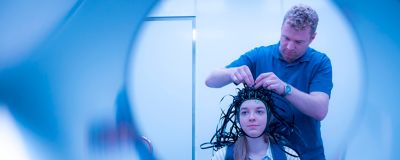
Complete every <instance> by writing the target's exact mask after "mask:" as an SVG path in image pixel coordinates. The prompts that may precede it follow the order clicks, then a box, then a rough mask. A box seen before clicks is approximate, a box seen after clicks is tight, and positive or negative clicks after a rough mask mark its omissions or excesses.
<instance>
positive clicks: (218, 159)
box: [211, 146, 227, 160]
mask: <svg viewBox="0 0 400 160" xmlns="http://www.w3.org/2000/svg"><path fill="white" fill-rule="evenodd" d="M226 148H227V147H226V146H225V147H223V148H220V149H219V150H217V151H216V152H215V153H214V154H213V156H212V158H211V160H224V159H225V155H226Z"/></svg>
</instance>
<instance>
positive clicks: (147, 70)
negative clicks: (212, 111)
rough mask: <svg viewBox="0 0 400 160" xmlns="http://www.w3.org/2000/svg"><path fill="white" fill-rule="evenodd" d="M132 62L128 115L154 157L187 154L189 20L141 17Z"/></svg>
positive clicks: (189, 149)
mask: <svg viewBox="0 0 400 160" xmlns="http://www.w3.org/2000/svg"><path fill="white" fill-rule="evenodd" d="M131 62H133V64H132V67H133V74H131V75H132V76H131V78H130V79H131V82H133V85H131V86H130V91H131V93H133V94H131V96H130V97H132V98H131V101H132V103H133V104H134V107H133V109H134V111H133V113H134V116H135V118H136V120H137V123H138V124H139V126H140V127H139V129H140V130H141V131H142V133H143V135H145V136H146V137H148V138H149V139H150V140H151V141H152V143H153V146H154V149H155V153H156V155H157V157H158V158H160V159H191V156H192V21H191V20H168V21H147V22H145V25H144V29H143V31H142V33H141V36H140V38H139V39H138V43H137V44H136V52H135V57H134V60H132V61H131Z"/></svg>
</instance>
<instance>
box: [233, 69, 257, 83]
mask: <svg viewBox="0 0 400 160" xmlns="http://www.w3.org/2000/svg"><path fill="white" fill-rule="evenodd" d="M229 73H230V78H231V80H232V82H233V83H234V84H236V85H238V84H240V83H243V84H247V86H253V85H254V79H253V75H252V74H251V71H250V69H249V67H247V66H246V65H243V66H240V67H235V68H230V69H229Z"/></svg>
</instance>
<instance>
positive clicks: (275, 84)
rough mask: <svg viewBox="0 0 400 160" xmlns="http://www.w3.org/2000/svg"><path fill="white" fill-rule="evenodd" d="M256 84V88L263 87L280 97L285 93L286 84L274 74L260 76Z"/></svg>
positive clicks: (268, 73)
mask: <svg viewBox="0 0 400 160" xmlns="http://www.w3.org/2000/svg"><path fill="white" fill-rule="evenodd" d="M255 83H256V85H255V86H254V87H255V88H260V87H263V88H265V89H268V90H271V91H273V92H275V93H277V94H279V95H282V94H283V93H284V92H285V82H283V81H282V80H281V79H279V78H278V76H276V75H275V73H273V72H267V73H263V74H260V75H259V76H258V77H257V79H256V81H255Z"/></svg>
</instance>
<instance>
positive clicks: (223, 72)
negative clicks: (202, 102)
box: [206, 68, 232, 88]
mask: <svg viewBox="0 0 400 160" xmlns="http://www.w3.org/2000/svg"><path fill="white" fill-rule="evenodd" d="M229 83H232V80H231V77H230V73H229V69H226V68H221V69H216V70H214V71H213V72H212V73H211V74H210V75H209V76H208V77H207V79H206V85H207V86H208V87H211V88H221V87H223V86H226V85H227V84H229Z"/></svg>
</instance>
